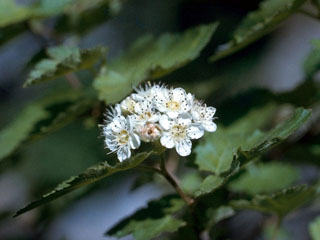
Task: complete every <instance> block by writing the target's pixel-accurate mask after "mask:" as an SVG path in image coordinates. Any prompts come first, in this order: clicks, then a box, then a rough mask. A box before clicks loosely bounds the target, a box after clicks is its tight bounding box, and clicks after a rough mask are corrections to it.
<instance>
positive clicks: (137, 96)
mask: <svg viewBox="0 0 320 240" xmlns="http://www.w3.org/2000/svg"><path fill="white" fill-rule="evenodd" d="M163 89H165V85H159V84H154V85H152V84H151V83H150V82H147V84H146V85H145V86H144V87H142V86H139V87H138V88H135V90H136V92H137V93H133V94H131V97H132V99H133V100H135V101H137V102H141V101H148V102H152V103H153V100H154V97H155V95H157V94H158V93H159V92H160V91H161V90H163Z"/></svg>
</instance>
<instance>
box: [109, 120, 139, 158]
mask: <svg viewBox="0 0 320 240" xmlns="http://www.w3.org/2000/svg"><path fill="white" fill-rule="evenodd" d="M104 135H105V137H106V139H105V144H106V147H107V148H109V149H110V150H111V152H117V155H118V159H119V161H120V162H122V161H124V160H125V159H128V158H130V157H131V150H130V149H137V148H138V147H139V146H140V138H139V136H138V135H137V134H136V133H134V131H133V120H132V119H131V117H129V116H128V117H126V118H125V117H124V116H120V117H118V116H116V117H115V118H114V119H113V120H112V122H110V123H109V124H108V125H107V126H106V127H105V128H104Z"/></svg>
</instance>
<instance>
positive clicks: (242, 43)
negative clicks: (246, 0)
mask: <svg viewBox="0 0 320 240" xmlns="http://www.w3.org/2000/svg"><path fill="white" fill-rule="evenodd" d="M304 2H305V0H264V1H263V2H262V3H261V4H260V7H259V9H258V10H256V11H254V12H250V13H249V14H248V15H247V16H246V17H245V18H244V20H243V21H242V22H241V23H240V25H239V27H237V28H236V30H235V31H234V33H233V36H232V40H230V41H229V42H228V43H226V44H224V45H221V46H220V48H219V49H218V51H217V52H216V53H215V54H214V55H213V56H212V57H211V58H210V60H211V61H217V60H219V59H221V58H224V57H226V56H229V55H231V54H233V53H235V52H237V51H239V50H241V49H243V48H245V47H246V46H248V45H249V44H251V43H253V42H254V41H256V40H258V39H260V38H261V37H263V36H265V35H266V34H268V33H270V32H271V31H273V30H274V29H275V28H276V27H277V26H278V25H279V24H280V23H282V22H283V21H284V20H286V19H287V18H288V17H289V16H291V15H292V14H293V13H294V12H296V11H297V10H298V9H299V7H300V6H301V5H302V4H303V3H304Z"/></svg>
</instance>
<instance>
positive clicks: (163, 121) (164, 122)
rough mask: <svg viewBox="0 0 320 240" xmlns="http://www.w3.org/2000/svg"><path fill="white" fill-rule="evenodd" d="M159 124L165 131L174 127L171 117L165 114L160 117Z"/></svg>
mask: <svg viewBox="0 0 320 240" xmlns="http://www.w3.org/2000/svg"><path fill="white" fill-rule="evenodd" d="M159 123H160V126H161V127H162V128H163V129H164V130H169V129H170V128H171V127H172V125H173V122H172V121H170V120H169V117H168V116H167V115H165V114H164V115H162V116H161V117H160V119H159Z"/></svg>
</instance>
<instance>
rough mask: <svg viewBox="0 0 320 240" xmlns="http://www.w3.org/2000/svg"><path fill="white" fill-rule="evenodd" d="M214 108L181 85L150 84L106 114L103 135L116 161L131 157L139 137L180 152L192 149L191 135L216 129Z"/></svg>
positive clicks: (200, 134) (137, 144)
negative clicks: (175, 86) (178, 86)
mask: <svg viewBox="0 0 320 240" xmlns="http://www.w3.org/2000/svg"><path fill="white" fill-rule="evenodd" d="M215 112H216V109H215V108H214V107H208V106H207V105H206V104H204V103H203V102H201V101H199V100H197V99H195V97H194V95H193V94H191V93H187V92H186V91H185V90H184V89H182V88H167V87H166V86H164V85H151V84H150V83H148V84H147V85H146V86H144V87H141V86H140V87H139V88H137V89H136V92H135V93H132V94H131V95H130V96H129V97H127V98H126V99H124V100H123V101H122V102H121V103H120V104H116V105H115V106H114V107H113V108H111V109H109V110H108V111H107V114H106V117H107V119H106V121H105V125H104V126H103V135H104V136H105V145H106V147H107V148H109V149H110V150H111V152H117V156H118V159H119V161H121V162H122V161H124V160H125V159H128V158H130V157H131V149H137V148H139V147H140V144H141V141H144V142H153V141H159V139H160V143H161V145H162V146H164V147H165V148H175V149H176V151H177V153H178V154H179V155H180V156H188V155H189V154H190V153H191V148H192V142H191V139H199V138H201V137H202V136H203V134H204V132H205V131H207V132H214V131H216V129H217V126H216V124H215V123H214V122H213V120H214V114H215Z"/></svg>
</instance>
